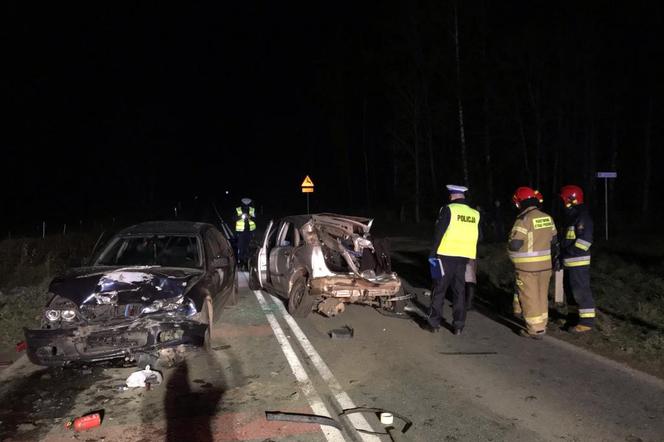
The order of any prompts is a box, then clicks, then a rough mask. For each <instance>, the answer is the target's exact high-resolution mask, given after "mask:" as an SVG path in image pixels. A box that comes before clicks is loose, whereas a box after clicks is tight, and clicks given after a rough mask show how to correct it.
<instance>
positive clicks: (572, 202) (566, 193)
mask: <svg viewBox="0 0 664 442" xmlns="http://www.w3.org/2000/svg"><path fill="white" fill-rule="evenodd" d="M560 198H561V199H562V200H563V204H565V207H572V206H576V205H578V204H583V190H582V189H581V188H580V187H579V186H575V185H574V184H568V185H567V186H563V187H562V188H561V189H560Z"/></svg>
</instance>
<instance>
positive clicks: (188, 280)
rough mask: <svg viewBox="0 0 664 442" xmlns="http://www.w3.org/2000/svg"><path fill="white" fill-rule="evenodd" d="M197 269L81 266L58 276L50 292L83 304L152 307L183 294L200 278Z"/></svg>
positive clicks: (200, 273) (77, 303)
mask: <svg viewBox="0 0 664 442" xmlns="http://www.w3.org/2000/svg"><path fill="white" fill-rule="evenodd" d="M202 274H203V272H202V271H201V270H196V269H179V268H178V269H175V268H165V267H154V266H140V267H139V266H137V267H82V268H76V269H71V270H69V271H67V272H66V273H65V274H64V275H62V276H59V277H56V278H55V279H54V280H53V281H52V282H51V285H50V288H49V291H50V292H51V293H53V294H55V295H58V296H61V297H63V298H66V299H69V300H71V301H73V302H74V303H75V304H76V305H78V306H81V305H83V304H92V305H95V304H119V305H124V304H151V303H152V302H153V301H156V300H158V299H169V298H175V297H178V296H181V295H184V294H185V293H187V292H188V291H189V289H190V288H191V287H193V286H194V284H195V283H196V282H197V281H198V280H199V279H200V277H201V275H202Z"/></svg>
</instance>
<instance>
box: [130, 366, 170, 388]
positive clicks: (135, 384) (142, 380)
mask: <svg viewBox="0 0 664 442" xmlns="http://www.w3.org/2000/svg"><path fill="white" fill-rule="evenodd" d="M163 380H164V378H163V376H162V375H161V373H159V372H158V371H153V370H150V366H149V365H146V366H145V370H138V371H135V372H133V373H132V374H130V375H129V377H128V378H127V381H126V383H127V387H129V388H144V387H145V385H146V384H150V385H159V384H161V383H162V382H163Z"/></svg>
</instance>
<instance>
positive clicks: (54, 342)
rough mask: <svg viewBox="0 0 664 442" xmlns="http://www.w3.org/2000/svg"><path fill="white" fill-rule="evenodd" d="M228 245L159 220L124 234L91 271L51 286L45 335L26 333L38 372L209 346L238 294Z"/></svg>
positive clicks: (198, 227) (72, 273) (144, 359)
mask: <svg viewBox="0 0 664 442" xmlns="http://www.w3.org/2000/svg"><path fill="white" fill-rule="evenodd" d="M235 281H236V278H235V258H234V254H233V249H232V248H231V245H230V244H229V242H228V240H227V239H226V238H225V237H224V235H222V234H221V233H220V232H219V231H218V230H217V229H216V228H215V227H214V226H212V225H210V224H204V223H194V222H183V221H182V222H181V221H177V222H175V221H158V222H148V223H142V224H137V225H135V226H132V227H129V228H127V229H124V230H122V231H121V232H119V233H118V234H116V235H115V236H114V237H112V238H111V239H110V240H109V241H108V243H107V244H106V245H105V246H104V247H103V248H102V249H100V251H99V253H97V254H96V255H95V256H94V257H93V259H92V260H91V264H90V265H89V266H87V267H81V268H74V269H70V270H68V271H67V272H65V273H64V274H63V275H61V276H58V277H56V278H55V279H53V281H52V282H51V284H50V286H49V292H50V293H51V294H52V297H51V299H50V301H49V303H48V304H47V306H46V307H45V309H44V312H43V317H42V323H41V328H39V329H25V336H26V341H27V344H28V357H29V358H30V360H31V361H32V362H33V363H35V364H39V365H49V366H63V365H68V364H71V363H75V362H84V363H89V362H95V361H104V360H111V359H124V360H125V361H129V362H132V361H136V362H138V364H139V365H144V364H145V363H150V362H152V363H153V364H154V362H155V360H156V359H157V358H161V359H162V360H163V359H164V358H166V359H171V358H173V357H174V354H175V353H178V354H181V350H184V349H186V348H189V347H191V346H195V347H201V346H203V347H207V346H209V343H210V327H209V324H211V323H212V320H213V318H214V317H215V316H214V314H215V312H220V311H221V307H222V306H223V304H224V303H225V302H226V301H227V300H228V299H229V298H231V297H234V296H235V294H236V292H237V286H236V282H235Z"/></svg>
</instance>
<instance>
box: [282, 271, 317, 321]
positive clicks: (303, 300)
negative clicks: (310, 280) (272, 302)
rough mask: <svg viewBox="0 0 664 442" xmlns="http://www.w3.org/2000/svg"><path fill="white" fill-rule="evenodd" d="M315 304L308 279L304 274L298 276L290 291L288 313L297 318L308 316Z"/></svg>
mask: <svg viewBox="0 0 664 442" xmlns="http://www.w3.org/2000/svg"><path fill="white" fill-rule="evenodd" d="M313 304H314V300H313V298H312V297H311V296H309V286H308V284H307V280H306V279H305V278H304V277H302V276H301V277H299V278H297V279H296V280H295V282H294V283H293V286H292V287H291V290H290V293H288V313H290V314H291V315H292V316H294V317H296V318H306V317H307V316H309V314H310V313H311V307H312V306H313Z"/></svg>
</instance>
